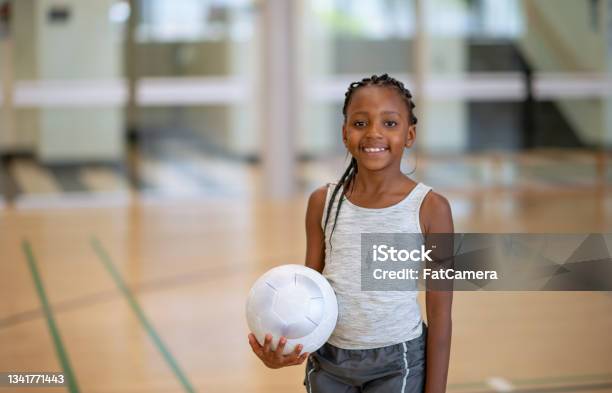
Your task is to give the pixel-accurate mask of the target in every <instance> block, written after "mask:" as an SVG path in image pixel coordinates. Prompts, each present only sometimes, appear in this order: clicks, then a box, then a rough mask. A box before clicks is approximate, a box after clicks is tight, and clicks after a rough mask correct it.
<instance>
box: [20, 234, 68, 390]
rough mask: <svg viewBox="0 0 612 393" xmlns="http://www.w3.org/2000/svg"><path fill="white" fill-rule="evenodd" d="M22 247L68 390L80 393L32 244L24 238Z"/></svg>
mask: <svg viewBox="0 0 612 393" xmlns="http://www.w3.org/2000/svg"><path fill="white" fill-rule="evenodd" d="M22 248H23V252H24V254H25V256H26V260H27V261H28V267H29V268H30V273H31V274H32V279H33V280H34V286H35V287H36V292H37V294H38V297H39V299H40V302H41V303H42V307H43V312H44V314H45V318H46V319H47V327H48V328H49V332H50V333H51V337H52V339H53V344H54V345H55V352H56V353H57V357H58V358H59V361H60V364H61V366H62V370H63V372H64V376H65V377H66V384H67V385H68V390H69V391H70V393H78V392H79V387H78V385H77V382H76V378H75V375H74V372H73V371H72V367H71V366H70V360H69V359H68V353H67V352H66V349H65V348H64V345H63V344H62V338H61V336H60V333H59V330H58V328H57V325H56V323H55V319H54V317H53V311H52V310H51V306H50V305H49V300H48V298H47V295H46V293H45V288H44V286H43V283H42V279H41V277H40V273H39V272H38V267H37V263H36V258H35V257H34V252H33V251H32V246H31V245H30V242H28V241H27V240H24V241H23V243H22Z"/></svg>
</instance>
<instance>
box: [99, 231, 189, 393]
mask: <svg viewBox="0 0 612 393" xmlns="http://www.w3.org/2000/svg"><path fill="white" fill-rule="evenodd" d="M91 247H92V248H93V250H94V252H95V253H96V255H97V256H98V258H99V259H100V261H101V262H102V264H103V265H104V267H105V268H106V270H108V273H109V274H110V275H111V277H112V278H113V280H114V281H115V284H116V285H117V287H118V288H119V290H121V292H122V293H123V295H124V296H125V298H126V300H127V302H128V304H129V305H130V307H131V308H132V311H134V314H136V316H137V317H138V320H139V321H140V323H141V324H142V326H143V328H144V329H145V330H146V332H147V333H148V334H149V337H150V338H151V340H152V341H153V344H155V346H156V347H157V349H158V350H159V352H160V353H161V355H162V356H163V358H164V360H165V361H166V363H168V365H169V366H170V368H171V369H172V371H173V373H174V375H175V376H176V377H177V379H178V380H179V382H180V383H181V385H182V386H183V388H184V390H185V391H186V392H189V393H194V392H195V390H194V388H193V386H192V385H191V383H190V382H189V380H188V379H187V376H186V375H185V373H184V372H183V371H182V370H181V368H180V367H179V365H178V363H177V361H176V359H175V358H174V356H172V354H171V353H170V350H169V349H168V348H167V347H166V345H165V344H164V342H163V341H162V339H161V337H160V336H159V334H158V333H157V331H156V330H155V328H154V327H153V325H152V324H151V322H150V321H149V320H148V318H147V317H146V315H145V313H144V311H143V310H142V308H141V307H140V304H138V301H137V300H136V297H135V296H134V294H133V293H132V291H131V290H130V288H129V287H128V286H127V284H126V283H125V281H124V280H123V278H122V277H121V274H120V273H119V271H118V270H117V268H116V267H115V264H114V263H113V261H112V259H111V257H110V256H109V254H108V253H107V252H106V250H105V249H104V247H103V246H102V243H101V242H100V241H99V240H98V239H97V238H96V237H93V238H92V239H91Z"/></svg>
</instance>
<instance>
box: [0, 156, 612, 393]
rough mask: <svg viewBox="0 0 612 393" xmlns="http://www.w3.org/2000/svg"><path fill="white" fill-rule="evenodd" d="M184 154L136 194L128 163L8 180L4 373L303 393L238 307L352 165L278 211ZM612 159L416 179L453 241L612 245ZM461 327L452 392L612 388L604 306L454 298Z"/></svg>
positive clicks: (326, 171) (315, 174)
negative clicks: (457, 237)
mask: <svg viewBox="0 0 612 393" xmlns="http://www.w3.org/2000/svg"><path fill="white" fill-rule="evenodd" d="M183 148H184V147H183ZM181 157H191V158H186V159H185V160H187V161H184V162H182V163H181V162H177V161H176V160H156V157H153V158H151V157H145V158H139V164H140V165H141V170H140V171H139V176H138V179H139V181H138V182H134V181H133V179H130V178H129V176H128V175H127V174H125V173H124V172H122V170H121V169H117V168H79V169H78V170H76V171H73V172H72V174H65V173H64V174H63V175H58V174H57V173H55V172H53V170H52V169H49V168H46V167H44V166H40V165H38V164H37V163H35V162H31V161H30V162H28V161H27V160H24V161H23V162H13V163H12V164H11V166H10V167H8V168H6V167H5V168H3V169H2V170H3V173H4V175H3V176H4V177H3V178H4V182H3V183H1V184H0V185H1V186H2V187H4V188H3V189H1V190H0V191H2V193H3V194H4V200H5V206H4V207H3V208H0V261H1V263H0V299H2V301H1V302H0V348H1V350H0V371H60V370H64V371H65V372H66V373H67V376H71V378H70V380H71V381H72V383H71V385H70V386H67V387H63V388H37V389H35V391H36V392H41V393H42V392H47V391H49V392H54V391H58V392H59V391H71V392H77V391H81V392H100V393H101V392H189V391H198V392H215V393H216V392H245V393H250V392H267V393H268V392H279V393H280V392H283V393H285V392H287V393H290V392H303V391H304V388H303V386H302V385H301V383H302V380H303V376H304V368H303V366H298V367H292V368H288V369H282V370H268V369H266V368H265V367H264V366H262V365H261V364H260V363H259V361H258V360H257V359H256V358H255V356H254V355H252V354H251V352H250V347H249V346H248V343H247V338H246V335H247V327H246V322H245V319H244V300H245V296H246V293H247V291H248V289H249V287H250V285H251V284H252V283H253V282H254V280H255V279H256V278H257V277H258V276H259V275H260V274H261V273H263V272H264V271H265V270H267V269H269V268H270V267H272V266H275V265H278V264H283V263H303V261H304V250H305V237H304V228H303V226H304V212H305V207H306V198H307V191H308V190H311V189H312V188H314V187H315V186H316V185H319V184H323V183H324V182H326V181H330V180H334V179H335V178H337V174H338V172H339V170H340V168H341V167H342V160H341V159H337V160H330V161H325V162H311V163H305V164H302V165H300V168H299V171H300V176H301V177H300V184H301V187H302V190H303V193H302V194H301V195H300V196H298V197H296V198H295V199H293V200H290V201H287V202H283V203H272V202H268V201H265V200H262V199H260V198H257V197H255V195H257V187H256V185H257V184H258V179H259V177H260V176H261V173H260V170H259V167H258V166H257V165H253V164H241V163H235V162H233V163H232V162H227V161H219V160H218V159H217V158H207V157H203V156H201V155H197V154H196V155H193V156H188V155H181ZM192 160H193V161H192ZM607 163H608V164H604V167H603V170H602V167H601V161H597V157H596V156H595V155H593V154H592V153H588V152H582V151H575V152H571V153H568V152H559V151H543V152H538V153H530V154H522V155H505V154H496V155H488V156H472V157H468V156H466V157H460V158H457V157H454V158H453V157H437V158H423V159H421V160H420V161H419V163H418V169H417V172H416V176H415V178H416V179H418V180H421V181H424V182H426V183H428V184H431V185H433V186H434V187H435V188H436V189H437V190H438V191H439V192H441V193H442V194H444V195H446V196H447V197H448V198H449V200H450V201H451V205H452V208H453V212H454V218H455V229H456V231H457V232H610V231H612V192H611V191H612V165H611V164H610V163H612V160H610V159H608V160H607ZM21 165H25V167H26V168H28V169H27V170H24V169H20V168H19V167H20V166H21ZM181 165H182V166H181ZM411 165H412V164H411ZM598 165H599V166H598ZM185 166H187V167H188V169H187V170H185V169H184V167H185ZM181 168H183V169H181ZM92 169H95V171H93V172H94V175H91V172H92V171H91V170H92ZM96 171H97V172H96ZM87 173H89V174H87ZM177 173H178V174H179V175H180V176H179V175H177ZM61 176H63V180H61V181H60V180H58V178H59V177H61ZM71 178H72V179H73V180H70V179H71ZM74 179H78V181H77V180H74ZM197 179H207V180H208V181H205V180H204V181H202V180H201V181H198V180H197ZM78 182H80V184H81V186H79V187H76V186H75V184H78ZM7 184H8V186H7ZM11 184H12V185H11ZM70 184H72V185H73V187H72V188H70V187H68V186H67V185H70ZM96 184H97V186H95V185H96ZM143 184H146V185H148V186H142V185H143ZM139 185H140V186H139ZM7 190H8V191H7ZM109 201H110V202H109ZM611 279H612V278H611ZM453 323H454V325H453V328H454V332H453V346H452V355H451V367H450V375H449V391H452V392H461V393H462V392H496V391H500V392H503V391H518V392H587V391H597V392H612V336H611V332H612V295H611V294H610V293H604V292H580V293H579V292H525V293H517V292H513V293H499V292H495V293H494V292H487V293H478V292H469V293H468V292H463V293H456V295H455V302H454V311H453ZM3 391H7V392H9V391H15V392H20V391H27V389H14V390H11V389H8V388H0V392H3Z"/></svg>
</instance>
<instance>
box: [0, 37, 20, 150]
mask: <svg viewBox="0 0 612 393" xmlns="http://www.w3.org/2000/svg"><path fill="white" fill-rule="evenodd" d="M5 33H7V36H6V37H4V38H2V37H1V36H0V87H1V90H0V97H1V99H2V103H1V104H0V151H9V150H11V149H13V148H14V146H15V144H16V137H15V117H14V111H13V79H14V74H13V41H12V40H11V37H10V35H9V34H10V33H9V32H5ZM0 34H2V32H0Z"/></svg>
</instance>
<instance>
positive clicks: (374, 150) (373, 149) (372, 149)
mask: <svg viewBox="0 0 612 393" xmlns="http://www.w3.org/2000/svg"><path fill="white" fill-rule="evenodd" d="M363 150H365V152H366V153H378V152H381V151H385V150H387V148H386V147H364V148H363Z"/></svg>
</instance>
